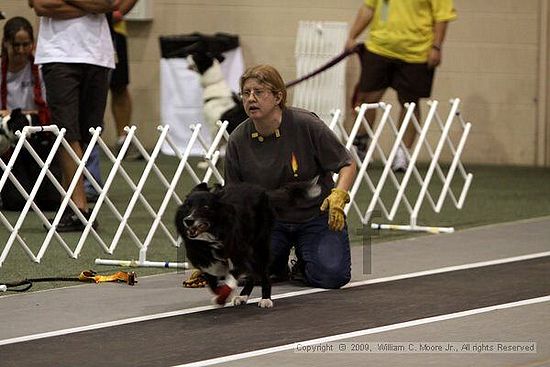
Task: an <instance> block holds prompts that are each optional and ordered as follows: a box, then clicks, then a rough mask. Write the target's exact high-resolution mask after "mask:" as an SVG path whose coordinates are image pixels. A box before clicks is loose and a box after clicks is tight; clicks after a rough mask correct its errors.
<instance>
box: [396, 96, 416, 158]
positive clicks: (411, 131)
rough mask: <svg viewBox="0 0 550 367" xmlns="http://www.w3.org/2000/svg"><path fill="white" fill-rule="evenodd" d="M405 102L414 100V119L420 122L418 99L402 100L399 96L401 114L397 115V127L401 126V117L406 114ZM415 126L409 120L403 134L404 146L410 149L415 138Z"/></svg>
mask: <svg viewBox="0 0 550 367" xmlns="http://www.w3.org/2000/svg"><path fill="white" fill-rule="evenodd" d="M406 102H409V103H411V102H414V103H415V104H416V107H415V108H414V116H415V117H416V121H418V123H419V124H420V123H421V121H420V106H419V105H418V102H419V100H418V99H417V100H416V101H403V100H402V99H401V98H399V103H401V114H400V116H399V127H401V124H402V123H403V119H404V118H405V115H406V114H407V109H406V108H405V106H404V104H405V103H406ZM416 134H417V131H416V128H415V127H414V124H413V122H412V121H410V122H409V126H407V130H406V131H405V135H404V136H403V143H405V146H406V147H407V149H409V150H410V149H411V147H412V146H413V144H414V141H415V139H416Z"/></svg>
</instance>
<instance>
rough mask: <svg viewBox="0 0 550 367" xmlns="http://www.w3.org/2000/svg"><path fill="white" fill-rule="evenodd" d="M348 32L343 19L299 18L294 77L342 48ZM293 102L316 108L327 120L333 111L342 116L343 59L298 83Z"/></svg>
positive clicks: (344, 101)
mask: <svg viewBox="0 0 550 367" xmlns="http://www.w3.org/2000/svg"><path fill="white" fill-rule="evenodd" d="M347 34H348V25H347V23H345V22H314V21H300V23H299V25H298V34H297V39H296V48H295V58H296V76H297V77H298V78H299V77H302V76H304V75H307V74H308V73H310V72H312V71H313V70H315V69H317V68H318V67H320V66H322V65H324V64H325V63H327V62H328V61H329V60H331V59H332V58H333V57H334V56H336V55H338V54H339V53H341V52H342V50H343V49H344V45H345V43H346V39H347ZM292 92H293V99H292V105H293V106H295V107H301V108H305V109H307V110H310V111H315V113H316V114H317V115H319V117H320V118H321V119H322V120H323V121H325V122H328V121H330V120H331V118H332V115H331V113H332V111H333V110H335V109H339V110H340V111H341V112H342V115H344V112H345V107H346V62H341V63H339V64H337V65H335V66H333V67H332V68H330V69H328V70H326V71H324V72H323V73H321V74H319V75H317V76H315V77H313V78H311V79H308V80H306V81H304V82H302V83H299V84H297V85H296V86H295V87H293V89H292Z"/></svg>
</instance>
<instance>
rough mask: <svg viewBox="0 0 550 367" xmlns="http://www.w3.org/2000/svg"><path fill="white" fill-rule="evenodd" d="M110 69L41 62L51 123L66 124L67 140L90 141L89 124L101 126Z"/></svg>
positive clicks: (88, 65) (63, 125)
mask: <svg viewBox="0 0 550 367" xmlns="http://www.w3.org/2000/svg"><path fill="white" fill-rule="evenodd" d="M109 70H110V69H108V68H106V67H102V66H97V65H90V64H70V63H59V62H54V63H48V64H44V65H42V76H43V78H44V85H45V87H46V91H47V95H46V97H47V100H48V107H49V108H50V111H51V113H52V124H55V125H57V126H58V127H59V128H60V129H61V128H65V129H66V130H67V132H66V133H65V139H67V141H69V142H73V141H81V142H84V143H87V142H88V141H90V138H91V135H90V133H89V128H90V127H98V126H100V127H103V117H104V114H105V106H106V104H107V93H108V92H109V80H108V77H109Z"/></svg>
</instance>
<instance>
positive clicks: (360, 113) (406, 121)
mask: <svg viewBox="0 0 550 367" xmlns="http://www.w3.org/2000/svg"><path fill="white" fill-rule="evenodd" d="M459 104H460V100H459V99H458V98H457V99H453V100H451V101H450V105H451V107H450V110H449V112H448V115H447V117H446V119H445V121H444V122H443V121H442V119H441V117H440V115H439V113H438V111H437V110H438V107H439V102H438V101H429V102H428V106H429V111H428V114H427V116H426V119H425V121H424V123H423V124H422V125H420V123H419V122H418V121H417V120H416V117H415V115H414V109H415V108H417V106H415V105H414V103H411V104H408V105H407V106H406V108H407V111H406V114H405V116H404V118H403V121H401V124H400V125H397V124H396V123H395V121H394V120H393V118H392V117H391V114H390V112H391V110H392V106H391V105H389V104H386V103H383V102H380V103H372V104H363V105H361V106H360V107H359V108H358V109H357V118H356V120H355V123H354V125H353V128H352V131H351V132H350V134H349V135H348V133H347V132H346V130H345V129H344V127H343V124H341V123H334V121H333V124H331V126H333V128H334V129H338V132H339V133H340V134H341V135H342V136H343V137H344V143H345V144H346V147H347V148H348V149H349V150H350V151H351V153H352V156H353V158H354V159H355V161H356V163H357V165H358V173H357V177H356V179H355V181H354V184H353V186H352V188H351V190H350V199H351V200H350V203H349V204H348V205H347V206H346V208H345V212H346V213H348V212H349V210H350V209H351V208H353V209H354V211H355V212H356V213H357V215H358V216H359V218H360V219H361V222H362V224H364V225H370V226H371V227H372V228H374V229H392V230H404V231H425V232H432V233H439V232H445V233H449V232H453V231H454V228H453V227H440V226H433V225H419V223H418V217H419V213H420V210H421V208H422V206H423V205H424V202H425V201H427V202H428V203H429V204H430V206H431V207H432V209H433V210H434V212H436V213H440V211H441V209H442V207H443V204H444V201H445V199H446V198H447V197H448V198H450V199H451V200H452V201H453V203H454V206H455V207H456V208H457V209H462V207H463V205H464V201H465V199H466V196H467V194H468V190H469V188H470V184H471V182H472V179H473V175H472V174H471V173H467V172H466V170H465V168H464V165H463V164H462V162H461V160H460V158H461V155H462V152H463V150H464V146H465V144H466V141H467V139H468V135H469V133H470V129H471V123H469V122H468V123H466V122H465V121H464V120H463V118H462V115H461V114H460V112H459ZM368 109H377V110H379V111H381V112H382V116H381V118H380V119H379V121H378V123H377V124H376V127H375V129H374V131H373V129H372V128H371V126H370V124H369V122H368V121H367V120H366V118H365V113H366V112H367V110H368ZM456 120H458V123H459V124H460V125H459V126H458V127H457V129H458V130H459V135H460V138H459V141H458V143H457V144H456V145H455V143H454V142H453V141H452V139H451V136H450V132H451V128H452V126H453V123H454V122H455V121H456ZM434 121H435V123H434ZM410 124H413V126H414V128H415V130H416V131H417V133H418V136H417V139H416V143H415V145H414V146H413V148H412V150H411V152H409V151H408V150H407V148H406V147H405V145H404V143H403V141H402V140H403V136H404V134H405V131H406V129H407V127H408V126H409V125H410ZM455 125H456V124H455ZM361 126H362V127H363V128H364V129H365V130H366V131H367V134H368V136H369V139H370V144H369V147H368V149H367V152H366V155H365V157H364V159H360V158H359V156H358V155H357V153H356V151H355V149H353V148H352V147H353V140H354V139H355V137H356V135H357V132H358V131H359V129H360V127H361ZM387 130H389V132H388V131H387ZM430 131H431V132H432V135H437V143H436V144H435V149H434V147H433V146H432V144H431V143H430V141H429V140H428V134H429V132H430ZM384 133H386V135H387V134H389V135H390V136H391V139H389V140H390V146H389V151H388V149H386V150H384V148H383V144H382V139H381V137H382V135H383V134H384ZM399 148H401V149H403V150H404V152H405V154H406V157H407V159H408V161H409V165H408V168H407V170H406V171H405V173H404V174H403V176H402V178H401V180H399V179H398V175H397V174H396V173H395V172H393V171H392V169H391V166H392V163H393V160H394V158H395V156H396V153H397V150H398V149H399ZM444 148H447V150H448V151H449V152H450V155H451V156H452V157H451V158H452V159H451V163H450V166H449V168H448V170H447V172H446V174H445V173H444V170H443V169H442V166H441V163H440V161H441V155H442V151H443V149H444ZM422 149H424V150H425V152H426V153H427V155H428V160H429V163H428V169H427V172H426V173H425V174H424V175H422V174H421V172H420V171H419V169H418V166H417V164H418V158H419V155H420V152H421V150H422ZM376 155H377V156H378V158H379V159H380V161H381V162H382V164H383V169H382V173H381V175H380V177H379V178H378V181H377V182H376V183H375V181H374V180H373V177H371V175H370V174H369V171H368V168H369V166H370V165H371V164H372V162H373V158H374V157H375V156H376ZM457 171H458V175H459V176H460V179H461V180H462V186H461V189H460V194H459V195H458V198H457V195H455V193H454V192H453V190H452V189H451V183H452V182H453V179H455V175H456V173H457ZM412 178H414V180H415V181H416V183H417V185H418V186H419V191H418V193H417V195H416V197H415V198H410V197H409V196H411V195H410V193H409V195H407V193H406V190H407V189H409V188H410V187H411V186H412V185H411V179H412ZM437 180H439V182H438V183H439V184H440V185H441V186H442V189H441V190H440V192H439V194H438V196H437V200H435V198H434V196H433V195H432V193H431V191H430V190H431V189H432V190H433V187H434V186H435V185H434V183H436V182H437ZM362 185H366V186H367V188H368V190H369V191H370V192H371V194H372V198H371V199H370V201H369V203H368V205H367V206H366V208H365V207H363V208H361V207H360V205H359V204H358V203H357V201H356V200H355V199H356V197H357V194H358V192H359V190H360V189H361V187H362ZM388 186H391V187H393V188H394V190H395V191H396V194H395V197H394V198H393V201H391V203H389V204H391V205H388V203H386V202H387V201H388V199H386V202H385V201H384V199H383V197H382V191H383V190H384V189H385V188H387V187H388ZM400 205H401V206H403V207H405V208H406V211H407V213H408V216H409V223H407V224H394V223H390V224H379V223H373V222H372V219H373V214H374V213H375V209H376V208H379V209H380V211H381V213H382V215H383V217H384V218H385V219H386V220H387V221H389V222H392V221H393V220H394V218H395V216H396V213H397V211H398V209H399V207H400Z"/></svg>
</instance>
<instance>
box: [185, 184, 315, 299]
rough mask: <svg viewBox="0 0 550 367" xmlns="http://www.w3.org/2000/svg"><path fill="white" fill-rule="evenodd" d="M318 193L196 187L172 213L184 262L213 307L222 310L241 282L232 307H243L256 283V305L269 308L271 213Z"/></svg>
mask: <svg viewBox="0 0 550 367" xmlns="http://www.w3.org/2000/svg"><path fill="white" fill-rule="evenodd" d="M319 194H320V188H319V186H318V185H316V184H314V183H309V182H308V183H296V184H290V185H287V186H285V187H283V188H281V189H278V190H273V191H266V190H265V189H263V188H261V187H259V186H257V185H252V184H246V183H242V184H238V185H228V186H224V187H222V186H219V185H218V186H214V187H208V186H207V184H205V183H201V184H199V185H197V186H196V187H195V188H194V189H193V190H192V191H191V192H190V193H189V194H188V195H187V197H186V198H185V202H184V203H183V204H182V205H181V206H180V207H179V208H178V211H177V213H176V228H177V230H178V233H179V234H180V236H181V237H182V238H183V240H184V243H185V248H186V254H187V258H188V259H189V261H190V262H191V264H192V265H193V266H194V267H196V268H197V269H199V270H200V271H202V272H203V273H204V276H205V278H206V280H207V282H208V285H209V287H210V289H211V290H212V291H213V292H214V293H215V294H216V297H215V298H214V301H215V303H217V304H218V305H224V304H225V303H226V302H227V300H228V298H229V296H230V295H231V293H232V291H233V290H234V289H235V288H237V285H238V282H239V280H242V281H243V282H244V287H243V289H242V290H241V292H240V295H239V296H237V297H235V298H233V301H232V302H233V305H240V304H244V303H246V302H247V301H248V298H249V296H250V293H251V292H252V289H253V288H254V283H255V281H259V283H260V285H261V287H262V298H261V300H260V302H259V303H258V306H259V307H262V308H271V307H273V302H272V300H271V283H270V281H269V276H268V264H269V259H270V238H271V231H272V229H273V224H274V220H275V217H274V208H276V207H281V206H286V205H293V204H295V203H296V202H299V201H300V199H305V198H308V197H315V196H317V195H319Z"/></svg>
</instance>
